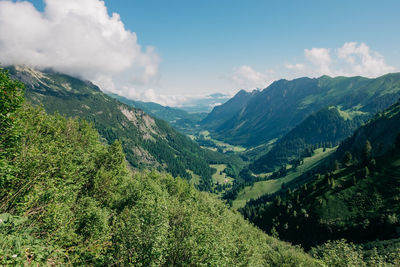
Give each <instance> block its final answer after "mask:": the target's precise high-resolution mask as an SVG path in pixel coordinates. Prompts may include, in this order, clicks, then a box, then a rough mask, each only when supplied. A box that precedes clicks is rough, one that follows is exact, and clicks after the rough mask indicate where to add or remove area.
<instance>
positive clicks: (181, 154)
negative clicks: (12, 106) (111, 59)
mask: <svg viewBox="0 0 400 267" xmlns="http://www.w3.org/2000/svg"><path fill="white" fill-rule="evenodd" d="M9 71H10V73H11V75H12V76H13V77H15V78H16V79H19V80H22V81H24V82H25V83H26V84H27V90H26V98H27V100H28V101H30V102H31V103H32V104H35V105H43V107H44V108H45V110H46V111H47V112H48V113H50V114H55V113H60V114H61V115H63V116H67V117H76V116H77V117H79V118H82V119H85V120H87V121H89V122H91V123H93V126H94V127H95V128H96V129H97V131H98V132H99V133H100V135H101V136H102V137H103V138H104V139H105V140H107V142H108V144H113V143H114V142H115V141H116V140H119V141H120V142H121V145H122V148H123V151H124V153H125V155H126V159H127V160H128V162H129V163H130V164H131V165H132V166H133V167H135V168H138V169H155V170H166V171H167V172H169V173H171V174H172V175H173V176H174V177H177V176H180V177H182V178H185V179H188V180H190V179H191V175H190V173H189V172H188V171H187V170H191V171H193V172H194V173H195V174H196V175H199V176H200V177H201V184H200V185H199V188H200V189H202V190H206V191H211V189H212V178H211V175H212V170H211V168H210V167H209V164H210V163H211V160H212V159H211V158H212V157H213V156H210V153H209V152H208V151H204V150H203V149H201V148H200V146H199V145H198V144H196V143H195V142H194V141H192V140H190V139H189V138H188V137H187V136H185V135H183V134H180V133H178V132H177V131H176V130H174V129H173V128H172V127H171V126H170V125H168V124H167V123H166V122H164V121H161V120H158V119H154V118H152V117H150V116H148V115H147V114H146V113H144V112H143V111H142V110H139V109H135V108H131V107H129V106H128V105H126V104H123V103H121V102H119V101H117V100H115V99H113V98H112V97H110V96H108V95H106V94H104V93H102V92H101V91H100V89H99V88H98V87H96V86H95V85H93V84H91V83H90V82H86V81H82V80H79V79H76V78H73V77H71V76H68V75H63V74H59V73H54V72H52V71H43V72H41V71H37V70H34V69H30V68H21V67H11V68H9Z"/></svg>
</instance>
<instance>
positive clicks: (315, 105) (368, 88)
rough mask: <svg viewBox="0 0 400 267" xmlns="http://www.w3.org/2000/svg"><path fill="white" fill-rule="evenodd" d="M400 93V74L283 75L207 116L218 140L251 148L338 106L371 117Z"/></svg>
mask: <svg viewBox="0 0 400 267" xmlns="http://www.w3.org/2000/svg"><path fill="white" fill-rule="evenodd" d="M399 97H400V74H398V73H397V74H387V75H384V76H381V77H379V78H376V79H368V78H363V77H335V78H331V77H328V76H322V77H320V78H314V79H311V78H299V79H295V80H291V81H288V80H279V81H276V82H274V83H272V84H271V85H270V86H269V87H267V88H265V89H264V90H262V91H260V92H257V91H255V92H253V93H251V94H249V93H246V92H241V93H239V94H237V95H236V96H235V97H234V98H233V99H231V100H230V101H228V102H227V103H225V104H223V105H221V106H219V107H216V108H215V109H214V110H213V111H212V112H211V113H210V114H209V115H208V116H207V117H206V118H205V119H204V120H203V126H204V127H206V128H208V129H209V130H210V132H211V133H212V134H213V136H214V137H215V138H216V139H220V140H224V141H225V142H228V143H231V144H235V145H243V146H246V147H251V146H255V145H259V144H263V143H267V142H269V141H270V140H272V139H274V138H279V137H282V136H283V135H284V134H286V133H288V132H289V131H290V130H291V129H293V128H294V127H295V126H296V125H298V124H300V123H301V122H302V121H303V120H304V119H306V118H307V117H308V116H309V115H311V114H313V113H315V112H318V111H320V110H321V109H323V108H327V107H330V106H337V107H339V108H340V109H341V110H342V111H344V112H346V113H348V114H350V115H351V117H352V118H355V117H357V116H373V115H374V114H375V113H376V112H377V111H380V110H383V109H384V108H387V107H389V106H390V105H392V104H393V103H395V102H396V100H397V99H398V98H399Z"/></svg>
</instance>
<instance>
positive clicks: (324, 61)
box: [304, 48, 332, 75]
mask: <svg viewBox="0 0 400 267" xmlns="http://www.w3.org/2000/svg"><path fill="white" fill-rule="evenodd" d="M304 56H305V58H306V59H307V60H308V61H310V62H311V63H312V64H314V65H315V66H316V67H317V69H316V71H317V72H319V73H320V74H327V75H330V74H331V70H330V67H329V66H330V64H331V62H332V59H331V55H330V49H329V48H312V49H310V50H309V49H305V50H304Z"/></svg>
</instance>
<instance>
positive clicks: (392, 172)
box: [242, 101, 400, 248]
mask: <svg viewBox="0 0 400 267" xmlns="http://www.w3.org/2000/svg"><path fill="white" fill-rule="evenodd" d="M368 140H371V141H368ZM352 155H354V156H352ZM335 159H336V164H328V165H327V164H326V163H321V166H317V168H316V169H317V170H318V171H319V173H315V172H313V173H314V174H313V175H314V177H315V178H314V179H312V181H310V182H308V183H306V184H304V185H303V186H302V187H298V188H290V189H288V191H286V193H285V192H284V191H282V190H281V191H280V193H278V194H275V195H272V196H267V195H266V196H263V197H261V198H259V199H256V200H252V201H250V202H248V203H247V204H246V206H245V207H244V208H243V210H242V212H243V214H244V215H245V217H247V218H249V219H250V221H252V222H253V223H255V224H256V225H257V226H259V227H260V228H261V229H264V230H265V231H266V232H270V231H276V232H277V233H278V234H279V236H280V237H281V238H282V239H284V240H288V241H290V242H294V243H296V244H301V245H302V246H303V247H306V248H308V247H310V246H315V245H317V244H321V243H324V242H326V241H327V240H335V239H341V238H345V239H347V240H350V241H352V242H356V243H365V242H373V241H375V240H380V241H382V240H391V239H395V238H399V237H400V220H399V214H400V202H399V198H400V172H399V169H400V101H399V102H397V103H396V104H394V105H392V106H391V107H390V108H388V109H386V110H385V111H383V112H380V113H378V114H377V115H376V116H375V117H374V118H373V119H371V120H370V121H369V122H368V123H367V124H365V125H363V126H362V127H360V128H359V129H357V130H356V131H355V132H354V134H353V135H352V136H351V137H349V138H348V139H346V140H345V141H344V142H343V143H342V144H341V145H340V146H339V148H338V149H337V152H336V153H335V154H334V155H333V158H332V159H331V160H335ZM338 159H340V161H338ZM331 166H334V167H333V168H332V167H331ZM393 244H394V243H393Z"/></svg>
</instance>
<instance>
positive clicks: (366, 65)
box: [30, 0, 400, 105]
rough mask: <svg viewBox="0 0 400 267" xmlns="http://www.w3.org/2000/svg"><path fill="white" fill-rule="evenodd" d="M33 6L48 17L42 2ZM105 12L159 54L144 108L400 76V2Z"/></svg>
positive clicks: (180, 5) (131, 5)
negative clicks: (281, 85) (185, 98)
mask: <svg viewBox="0 0 400 267" xmlns="http://www.w3.org/2000/svg"><path fill="white" fill-rule="evenodd" d="M49 1H57V0H49ZM58 1H60V0H58ZM85 1H96V0H85ZM30 2H32V3H33V4H34V5H35V6H36V8H38V9H39V10H40V11H43V7H44V4H43V2H42V1H39V0H35V1H33V0H31V1H30ZM60 5H61V4H60ZM105 6H106V8H107V10H108V14H109V15H110V16H111V14H112V13H118V14H119V15H120V20H121V21H122V23H123V24H124V27H125V29H127V30H129V31H132V32H135V33H136V35H137V43H138V44H139V45H140V46H141V48H142V50H145V49H146V47H147V46H152V47H154V51H153V53H154V54H156V55H157V56H158V61H157V64H158V65H157V74H156V75H155V77H156V78H155V80H156V81H152V82H151V83H147V82H142V83H141V84H140V85H135V86H136V87H135V88H140V89H137V91H138V92H139V91H140V90H141V92H143V91H146V90H148V89H150V93H149V94H146V93H142V94H140V93H137V94H136V95H137V97H139V98H143V99H144V100H154V101H158V102H163V100H162V99H164V102H165V103H167V102H168V101H171V102H168V103H169V104H171V105H172V104H173V101H177V100H179V97H175V100H174V97H173V96H177V95H199V94H207V93H212V92H224V93H230V94H232V93H235V92H236V91H237V90H238V89H240V88H244V89H251V88H254V87H265V86H267V85H268V84H269V83H270V82H271V81H273V80H276V79H279V78H289V79H291V78H296V77H299V76H312V77H317V76H320V75H322V74H327V75H331V76H336V75H364V76H370V77H374V76H379V75H381V74H384V73H386V72H392V71H398V70H399V69H400V34H398V32H399V30H398V27H399V26H400V16H399V15H398V13H399V11H400V1H394V0H393V1H391V0H385V1H369V0H364V1H358V0H353V1H342V0H335V1H321V0H319V1H294V0H293V1H289V0H287V1H259V0H251V1H238V0H202V1H194V0H179V1H178V0H175V1H166V0H141V1H137V0H130V1H126V0H106V1H105ZM346 44H347V45H346ZM313 48H316V49H320V50H313ZM306 50H307V51H308V52H307V51H306ZM346 51H347V52H346ZM125 75H126V74H125ZM146 86H147V88H146ZM120 91H121V92H124V90H120ZM132 95H133V94H132ZM146 97H147V98H148V99H146ZM171 97H172V98H171ZM151 98H153V99H151ZM169 98H171V99H172V100H171V99H170V100H168V99H169Z"/></svg>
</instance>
